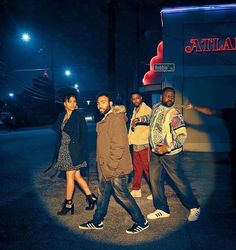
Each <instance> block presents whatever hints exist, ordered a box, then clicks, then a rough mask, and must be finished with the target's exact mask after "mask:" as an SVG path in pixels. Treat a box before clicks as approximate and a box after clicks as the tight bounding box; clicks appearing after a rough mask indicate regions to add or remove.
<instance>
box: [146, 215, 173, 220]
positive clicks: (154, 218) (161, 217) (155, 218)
mask: <svg viewBox="0 0 236 250" xmlns="http://www.w3.org/2000/svg"><path fill="white" fill-rule="evenodd" d="M168 217H170V215H164V216H159V217H156V216H155V217H149V216H148V215H147V218H148V219H149V220H157V219H165V218H168Z"/></svg>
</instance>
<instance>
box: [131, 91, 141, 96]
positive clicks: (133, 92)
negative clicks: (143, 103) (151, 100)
mask: <svg viewBox="0 0 236 250" xmlns="http://www.w3.org/2000/svg"><path fill="white" fill-rule="evenodd" d="M132 95H139V96H141V97H143V96H142V94H141V93H140V92H139V91H138V90H134V91H132V92H131V93H130V97H132Z"/></svg>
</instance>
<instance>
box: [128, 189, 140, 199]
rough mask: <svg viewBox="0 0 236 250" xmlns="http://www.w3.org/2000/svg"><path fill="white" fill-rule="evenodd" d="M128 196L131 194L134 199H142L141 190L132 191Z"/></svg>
mask: <svg viewBox="0 0 236 250" xmlns="http://www.w3.org/2000/svg"><path fill="white" fill-rule="evenodd" d="M130 194H131V195H132V196H133V197H134V198H140V197H142V192H141V189H138V190H132V191H131V192H130Z"/></svg>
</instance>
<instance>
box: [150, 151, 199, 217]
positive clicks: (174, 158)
mask: <svg viewBox="0 0 236 250" xmlns="http://www.w3.org/2000/svg"><path fill="white" fill-rule="evenodd" d="M149 173H150V182H151V187H152V194H153V204H154V207H155V208H156V209H161V210H163V211H165V212H166V213H170V210H169V206H168V202H167V198H166V195H165V186H164V185H165V180H166V177H167V175H168V177H169V178H170V180H171V181H172V183H173V184H174V189H175V190H176V193H177V195H178V197H179V198H180V201H181V202H182V204H183V205H184V206H185V207H186V208H188V209H191V208H198V207H199V204H198V202H197V200H196V198H195V196H194V194H193V192H192V188H191V186H190V183H189V181H188V180H187V178H186V177H185V175H184V171H183V167H182V153H178V154H176V155H162V156H159V155H157V154H155V153H152V154H151V163H150V166H149Z"/></svg>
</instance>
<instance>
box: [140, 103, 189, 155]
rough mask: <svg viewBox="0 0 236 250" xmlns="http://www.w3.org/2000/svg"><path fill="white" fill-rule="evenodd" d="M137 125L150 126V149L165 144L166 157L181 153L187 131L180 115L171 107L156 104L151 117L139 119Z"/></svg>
mask: <svg viewBox="0 0 236 250" xmlns="http://www.w3.org/2000/svg"><path fill="white" fill-rule="evenodd" d="M138 123H147V124H150V130H149V142H150V144H151V147H152V149H155V147H156V146H158V145H163V144H167V145H168V148H169V152H168V153H166V154H167V155H174V154H177V153H179V152H181V151H182V149H183V144H184V142H185V140H186V138H187V131H186V127H185V123H184V118H183V116H182V114H181V113H180V112H179V111H178V110H177V109H175V108H174V107H173V106H172V107H165V106H163V105H162V104H161V103H157V104H155V105H154V106H153V107H152V113H151V115H145V116H142V117H139V118H138ZM138 123H137V126H138Z"/></svg>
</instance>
